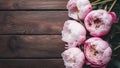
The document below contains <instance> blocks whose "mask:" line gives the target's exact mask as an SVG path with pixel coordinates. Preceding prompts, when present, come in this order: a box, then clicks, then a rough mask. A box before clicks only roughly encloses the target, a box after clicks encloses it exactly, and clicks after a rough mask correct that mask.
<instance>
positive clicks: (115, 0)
mask: <svg viewBox="0 0 120 68" xmlns="http://www.w3.org/2000/svg"><path fill="white" fill-rule="evenodd" d="M116 2H117V0H115V1H114V2H113V4H112V5H111V7H110V9H109V10H108V12H110V11H111V10H112V8H113V7H114V5H115V4H116Z"/></svg>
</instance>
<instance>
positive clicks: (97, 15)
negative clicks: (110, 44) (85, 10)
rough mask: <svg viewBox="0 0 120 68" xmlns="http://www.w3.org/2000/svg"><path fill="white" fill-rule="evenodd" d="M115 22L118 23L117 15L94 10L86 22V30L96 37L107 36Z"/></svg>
mask: <svg viewBox="0 0 120 68" xmlns="http://www.w3.org/2000/svg"><path fill="white" fill-rule="evenodd" d="M113 22H114V23H115V22H117V18H116V14H115V13H114V12H110V13H109V12H107V11H106V10H93V11H91V12H90V13H89V14H88V15H87V16H86V18H85V20H84V23H85V27H86V29H87V30H88V31H89V32H90V35H92V36H95V37H99V36H104V35H106V34H107V33H108V32H109V31H110V28H111V26H112V24H113Z"/></svg>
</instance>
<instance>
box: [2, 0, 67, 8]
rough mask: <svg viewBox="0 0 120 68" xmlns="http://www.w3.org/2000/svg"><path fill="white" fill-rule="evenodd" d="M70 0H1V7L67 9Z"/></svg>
mask: <svg viewBox="0 0 120 68" xmlns="http://www.w3.org/2000/svg"><path fill="white" fill-rule="evenodd" d="M67 1H68V0H0V9H66V4H67Z"/></svg>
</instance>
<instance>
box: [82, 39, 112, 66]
mask: <svg viewBox="0 0 120 68" xmlns="http://www.w3.org/2000/svg"><path fill="white" fill-rule="evenodd" d="M84 54H85V56H86V58H87V61H88V62H87V64H88V65H91V66H92V67H99V68H105V66H106V65H107V63H108V62H109V61H110V59H111V55H112V49H111V48H110V46H109V44H108V43H107V42H106V41H104V40H102V39H101V38H98V37H92V38H90V39H88V40H87V41H85V44H84Z"/></svg>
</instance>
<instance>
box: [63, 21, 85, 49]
mask: <svg viewBox="0 0 120 68" xmlns="http://www.w3.org/2000/svg"><path fill="white" fill-rule="evenodd" d="M85 39H86V30H85V28H84V27H83V26H82V25H81V24H80V23H78V22H77V21H74V20H68V21H66V22H65V24H64V26H63V30H62V40H63V41H65V42H67V43H68V45H66V46H68V47H75V46H79V45H80V44H82V43H83V42H84V40H85Z"/></svg>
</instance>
